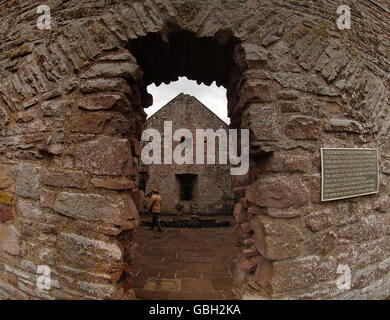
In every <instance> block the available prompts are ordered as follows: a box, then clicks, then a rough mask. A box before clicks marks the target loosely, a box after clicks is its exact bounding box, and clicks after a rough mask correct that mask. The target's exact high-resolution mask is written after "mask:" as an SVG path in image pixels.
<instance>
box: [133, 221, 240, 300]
mask: <svg viewBox="0 0 390 320" xmlns="http://www.w3.org/2000/svg"><path fill="white" fill-rule="evenodd" d="M234 239H235V237H234V232H233V227H225V228H203V229H186V228H164V230H163V232H162V233H157V232H153V231H151V230H150V229H149V227H139V229H138V231H137V240H138V244H139V249H138V257H137V259H136V261H135V264H134V266H133V275H134V277H133V280H134V287H135V293H136V297H137V299H148V300H149V299H150V300H154V299H158V300H171V299H176V300H190V299H193V300H197V299H203V300H215V299H229V300H232V299H234V298H235V297H234V294H233V292H232V285H233V272H232V269H233V266H234V262H233V260H234V258H235V257H237V254H238V251H239V248H238V247H236V246H235V240H234Z"/></svg>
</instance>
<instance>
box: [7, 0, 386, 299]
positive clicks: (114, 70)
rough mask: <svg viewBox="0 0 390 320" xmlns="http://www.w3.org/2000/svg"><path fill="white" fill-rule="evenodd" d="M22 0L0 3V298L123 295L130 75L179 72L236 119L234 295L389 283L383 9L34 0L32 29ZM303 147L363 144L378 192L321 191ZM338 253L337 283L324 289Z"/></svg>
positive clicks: (139, 118) (146, 80) (128, 238)
mask: <svg viewBox="0 0 390 320" xmlns="http://www.w3.org/2000/svg"><path fill="white" fill-rule="evenodd" d="M38 4H41V3H40V2H38V1H30V0H13V1H11V2H9V4H6V5H5V6H2V9H1V10H0V30H1V31H0V43H1V45H0V47H1V50H0V83H1V85H0V113H1V117H0V134H1V136H0V164H1V167H0V188H1V194H0V202H1V207H0V217H1V226H0V236H1V238H0V241H1V242H0V243H1V254H0V273H1V274H0V296H1V298H4V299H6V298H19V299H29V298H43V299H53V298H69V299H77V298H83V297H84V298H85V297H90V298H104V299H108V298H119V297H121V296H122V295H123V292H124V291H125V290H126V289H127V287H128V285H127V282H126V274H127V271H126V270H128V268H127V267H128V265H129V263H130V262H131V257H132V252H134V250H135V248H136V245H135V243H134V240H135V233H134V229H135V227H136V225H137V221H138V213H137V210H136V207H137V201H134V200H133V198H134V199H139V198H140V197H139V195H138V196H137V194H138V192H137V191H136V190H135V187H134V183H133V182H132V181H135V180H136V177H137V175H138V157H139V154H140V144H139V138H140V134H141V132H142V129H143V125H144V122H145V114H144V112H143V109H142V108H143V107H147V106H149V105H150V104H151V98H150V97H149V96H148V95H147V92H146V85H148V84H150V83H152V82H156V83H159V82H169V81H171V80H174V79H176V78H177V77H178V76H181V75H186V76H188V77H189V78H191V79H195V80H198V81H199V82H202V81H203V82H205V83H210V81H211V82H212V81H213V80H216V81H217V83H219V84H223V85H224V86H225V87H226V88H227V90H228V109H229V115H230V117H231V120H232V126H233V127H237V128H238V127H241V128H249V129H250V130H251V133H252V136H251V170H250V173H249V174H248V175H247V176H244V177H237V178H236V179H235V186H236V187H235V195H236V196H237V197H239V198H240V202H239V203H238V204H236V207H235V216H236V218H237V222H238V224H239V228H238V231H239V232H240V235H241V239H242V244H243V246H244V247H243V251H242V255H241V256H240V260H241V262H240V264H239V265H238V268H237V272H238V278H237V291H238V293H240V294H241V296H242V297H243V298H259V297H260V298H337V299H350V298H365V299H372V298H384V297H386V296H389V295H390V276H389V270H390V252H389V248H390V245H389V241H390V238H389V234H390V230H389V218H390V198H389V185H388V184H389V183H388V182H389V176H388V175H389V174H390V169H389V168H390V143H389V139H388V134H389V127H390V112H389V111H390V108H389V105H388V99H387V93H388V86H389V83H388V74H389V62H388V56H389V52H390V51H389V49H390V48H389V42H388V41H387V39H388V36H389V34H390V26H389V17H388V16H387V15H386V14H385V13H384V12H382V11H379V10H377V8H375V7H374V6H373V5H371V4H370V3H369V2H363V1H359V2H357V1H352V0H345V1H343V4H345V5H349V6H350V7H351V9H352V29H351V30H348V31H339V30H338V29H337V28H336V23H335V21H336V19H337V14H336V9H337V7H338V6H339V5H340V1H335V0H327V1H325V0H316V1H297V0H288V1H285V0H283V1H282V0H276V1H261V0H257V1H256V0H249V1H236V0H228V1H222V0H220V1H216V0H208V1H204V0H202V1H200V0H189V1H173V0H172V1H171V0H148V1H126V2H123V1H116V0H105V1H104V0H97V1H86V0H81V1H80V0H78V1H75V0H74V1H67V2H64V3H63V2H61V1H57V0H48V1H47V2H46V4H47V5H49V6H50V8H51V12H52V23H53V27H52V30H50V31H41V30H38V29H37V27H36V19H37V14H36V7H37V5H38ZM384 4H385V5H389V3H388V2H384ZM178 33H179V34H180V35H179V36H175V34H176V35H177V34H178ZM195 36H196V37H195ZM170 40H171V42H169V41H170ZM189 46H190V47H189ZM156 48H157V50H156ZM159 48H161V49H163V50H161V51H160V50H158V49H159ZM189 49H190V50H189ZM145 52H146V53H148V54H145V55H143V57H144V58H142V54H141V53H145ZM158 66H159V67H158ZM155 67H156V68H155ZM141 69H142V70H141ZM320 147H378V148H379V149H380V156H381V159H380V165H381V166H380V169H381V170H380V171H381V173H380V174H381V175H380V178H381V186H380V193H379V194H378V195H375V196H367V197H359V198H356V199H351V200H343V201H335V202H331V203H321V202H320V159H319V150H320ZM131 190H133V191H131ZM131 195H132V196H131ZM134 202H135V203H134ZM227 250H228V248H227ZM340 263H342V264H348V265H349V266H350V268H351V270H352V288H351V290H346V291H341V290H338V288H337V286H336V279H337V276H338V275H337V274H336V271H337V266H338V264H340ZM41 264H45V265H49V266H51V268H52V277H53V281H54V282H53V287H52V289H51V290H49V291H48V292H41V291H39V290H37V289H36V286H35V279H36V276H37V275H36V272H35V271H36V266H37V265H41ZM128 292H130V291H128Z"/></svg>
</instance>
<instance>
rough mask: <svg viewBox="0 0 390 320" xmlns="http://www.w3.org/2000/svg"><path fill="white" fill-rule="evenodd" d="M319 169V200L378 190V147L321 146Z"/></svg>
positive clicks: (366, 193)
mask: <svg viewBox="0 0 390 320" xmlns="http://www.w3.org/2000/svg"><path fill="white" fill-rule="evenodd" d="M321 171H322V184H321V201H331V200H338V199H346V198H353V197H358V196H364V195H368V194H373V193H377V192H378V188H379V170H378V150H377V149H358V148H353V149H349V148H322V149H321Z"/></svg>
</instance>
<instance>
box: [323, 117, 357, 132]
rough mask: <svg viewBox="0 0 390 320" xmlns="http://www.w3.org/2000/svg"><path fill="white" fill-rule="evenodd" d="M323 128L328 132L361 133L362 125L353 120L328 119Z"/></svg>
mask: <svg viewBox="0 0 390 320" xmlns="http://www.w3.org/2000/svg"><path fill="white" fill-rule="evenodd" d="M325 130H326V131H330V132H351V133H363V132H364V129H363V126H362V125H361V124H360V123H359V122H357V121H354V120H345V119H330V120H329V122H328V123H327V124H326V125H325Z"/></svg>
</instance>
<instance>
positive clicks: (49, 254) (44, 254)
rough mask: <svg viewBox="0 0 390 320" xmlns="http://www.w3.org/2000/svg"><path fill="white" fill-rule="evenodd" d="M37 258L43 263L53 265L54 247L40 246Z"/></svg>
mask: <svg viewBox="0 0 390 320" xmlns="http://www.w3.org/2000/svg"><path fill="white" fill-rule="evenodd" d="M39 260H40V261H41V262H42V263H43V264H46V265H49V266H54V265H55V264H56V249H53V248H42V249H41V250H40V251H39Z"/></svg>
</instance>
